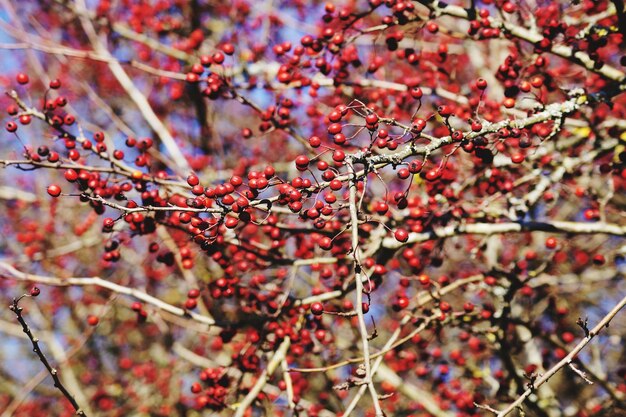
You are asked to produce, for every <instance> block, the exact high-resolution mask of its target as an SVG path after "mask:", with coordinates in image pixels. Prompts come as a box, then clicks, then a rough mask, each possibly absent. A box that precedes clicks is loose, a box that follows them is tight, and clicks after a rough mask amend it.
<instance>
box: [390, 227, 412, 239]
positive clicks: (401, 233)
mask: <svg viewBox="0 0 626 417" xmlns="http://www.w3.org/2000/svg"><path fill="white" fill-rule="evenodd" d="M393 236H394V237H395V238H396V240H397V241H398V242H406V241H407V240H409V232H407V231H406V230H404V229H398V230H396V231H395V232H394V234H393Z"/></svg>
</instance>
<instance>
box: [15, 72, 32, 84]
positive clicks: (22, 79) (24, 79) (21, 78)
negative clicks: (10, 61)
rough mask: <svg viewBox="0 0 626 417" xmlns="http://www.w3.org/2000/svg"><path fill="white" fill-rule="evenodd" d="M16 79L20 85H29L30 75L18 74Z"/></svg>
mask: <svg viewBox="0 0 626 417" xmlns="http://www.w3.org/2000/svg"><path fill="white" fill-rule="evenodd" d="M15 79H16V80H17V82H18V84H22V85H24V84H28V81H29V80H30V79H29V78H28V75H27V74H24V73H23V72H20V73H18V74H17V76H16V77H15Z"/></svg>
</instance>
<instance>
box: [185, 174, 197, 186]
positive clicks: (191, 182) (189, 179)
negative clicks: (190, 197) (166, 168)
mask: <svg viewBox="0 0 626 417" xmlns="http://www.w3.org/2000/svg"><path fill="white" fill-rule="evenodd" d="M187 184H189V185H191V186H192V187H193V186H195V185H198V184H200V179H199V178H198V177H197V176H196V175H193V174H191V175H190V176H188V177H187Z"/></svg>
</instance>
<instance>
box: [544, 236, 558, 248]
mask: <svg viewBox="0 0 626 417" xmlns="http://www.w3.org/2000/svg"><path fill="white" fill-rule="evenodd" d="M557 244H558V241H557V240H556V238H554V237H549V238H547V239H546V248H548V249H554V248H556V246H557Z"/></svg>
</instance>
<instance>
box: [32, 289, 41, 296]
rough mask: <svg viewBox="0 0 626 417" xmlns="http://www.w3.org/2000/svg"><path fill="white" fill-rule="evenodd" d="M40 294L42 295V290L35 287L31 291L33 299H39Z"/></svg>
mask: <svg viewBox="0 0 626 417" xmlns="http://www.w3.org/2000/svg"><path fill="white" fill-rule="evenodd" d="M39 294H41V290H40V289H39V288H38V287H33V288H31V289H30V295H31V297H37V296H38V295H39Z"/></svg>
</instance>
